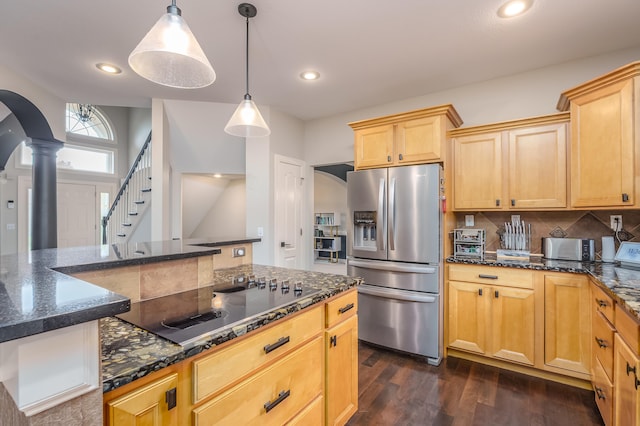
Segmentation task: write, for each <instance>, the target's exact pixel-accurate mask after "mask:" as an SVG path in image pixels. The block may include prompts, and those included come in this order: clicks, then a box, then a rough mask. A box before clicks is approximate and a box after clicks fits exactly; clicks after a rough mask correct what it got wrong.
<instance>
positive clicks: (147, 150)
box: [102, 132, 151, 244]
mask: <svg viewBox="0 0 640 426" xmlns="http://www.w3.org/2000/svg"><path fill="white" fill-rule="evenodd" d="M150 191H151V132H149V136H147V140H146V141H145V143H144V144H143V145H142V148H141V149H140V152H139V153H138V156H137V157H136V159H135V161H134V162H133V164H132V165H131V169H129V173H128V174H127V177H126V178H125V179H124V182H123V183H122V186H121V187H120V190H119V191H118V194H117V195H116V197H115V198H114V200H113V203H112V204H111V208H110V209H109V211H108V212H107V214H106V215H105V216H104V217H103V218H102V244H113V243H116V242H119V241H118V239H122V241H125V240H124V238H126V236H127V235H130V231H132V228H133V224H132V220H131V219H132V217H134V216H137V215H138V208H137V207H138V205H139V204H142V203H144V200H142V199H141V195H142V194H143V193H145V192H150Z"/></svg>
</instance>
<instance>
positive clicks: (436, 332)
mask: <svg viewBox="0 0 640 426" xmlns="http://www.w3.org/2000/svg"><path fill="white" fill-rule="evenodd" d="M442 184H443V183H442V180H441V167H440V165H438V164H428V165H416V166H404V167H393V168H384V169H371V170H362V171H355V172H349V173H348V174H347V200H348V201H347V205H348V226H347V233H348V241H349V242H350V243H349V245H348V248H347V270H348V274H349V275H352V276H358V277H362V278H363V279H364V284H363V285H360V286H358V306H359V308H358V334H359V338H360V340H363V341H365V342H370V343H373V344H377V345H381V346H385V347H389V348H392V349H396V350H400V351H403V352H408V353H412V354H417V355H421V356H424V357H426V358H427V361H428V362H429V363H430V364H434V365H438V364H439V363H440V361H441V359H442V319H441V313H442V307H441V303H442V301H441V289H442V264H441V252H442V230H441V228H442V225H441V224H442V213H441V210H440V205H441V198H440V194H441V190H442Z"/></svg>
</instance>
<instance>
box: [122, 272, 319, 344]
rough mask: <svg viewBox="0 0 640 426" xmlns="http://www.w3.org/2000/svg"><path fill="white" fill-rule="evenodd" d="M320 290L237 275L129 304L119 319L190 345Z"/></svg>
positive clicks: (173, 340) (296, 284)
mask: <svg viewBox="0 0 640 426" xmlns="http://www.w3.org/2000/svg"><path fill="white" fill-rule="evenodd" d="M319 292H321V290H317V289H315V288H311V287H309V286H305V285H304V284H303V283H300V282H296V283H292V282H289V281H287V280H284V281H281V282H278V281H277V280H276V279H275V278H273V279H269V278H253V277H238V278H235V279H234V280H233V281H232V282H228V283H224V284H222V285H219V284H217V285H215V286H211V287H203V288H199V289H196V290H189V291H185V292H182V293H176V294H172V295H169V296H164V297H158V298H156V299H150V300H145V301H142V302H137V303H132V304H131V310H130V311H129V312H125V313H123V314H119V315H117V316H118V318H120V319H122V320H124V321H127V322H129V323H131V324H133V325H136V326H138V327H140V328H143V329H145V330H147V331H150V332H152V333H154V334H157V335H159V336H161V337H164V338H165V339H168V340H170V341H172V342H174V343H177V344H179V345H182V346H184V347H189V346H190V344H192V343H194V342H195V341H197V340H199V338H200V337H202V336H203V335H205V334H207V333H210V332H212V331H214V330H217V329H219V328H222V327H224V326H227V325H231V324H233V323H236V322H238V321H242V320H244V319H246V318H249V317H252V316H254V315H259V314H262V313H264V312H267V311H271V310H273V309H277V308H280V307H283V306H287V305H289V304H291V303H294V302H295V301H296V300H298V299H301V298H305V297H309V296H312V295H314V294H317V293H319Z"/></svg>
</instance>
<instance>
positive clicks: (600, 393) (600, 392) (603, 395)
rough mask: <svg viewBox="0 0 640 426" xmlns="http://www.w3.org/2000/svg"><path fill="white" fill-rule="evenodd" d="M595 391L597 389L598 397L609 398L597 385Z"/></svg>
mask: <svg viewBox="0 0 640 426" xmlns="http://www.w3.org/2000/svg"><path fill="white" fill-rule="evenodd" d="M595 391H596V395H597V396H598V399H607V397H606V396H605V394H604V391H603V390H602V388H599V387H597V386H596V389H595Z"/></svg>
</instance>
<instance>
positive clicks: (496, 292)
mask: <svg viewBox="0 0 640 426" xmlns="http://www.w3.org/2000/svg"><path fill="white" fill-rule="evenodd" d="M494 294H495V296H496V299H497V298H498V297H500V293H499V292H498V290H496V291H495V293H494Z"/></svg>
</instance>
